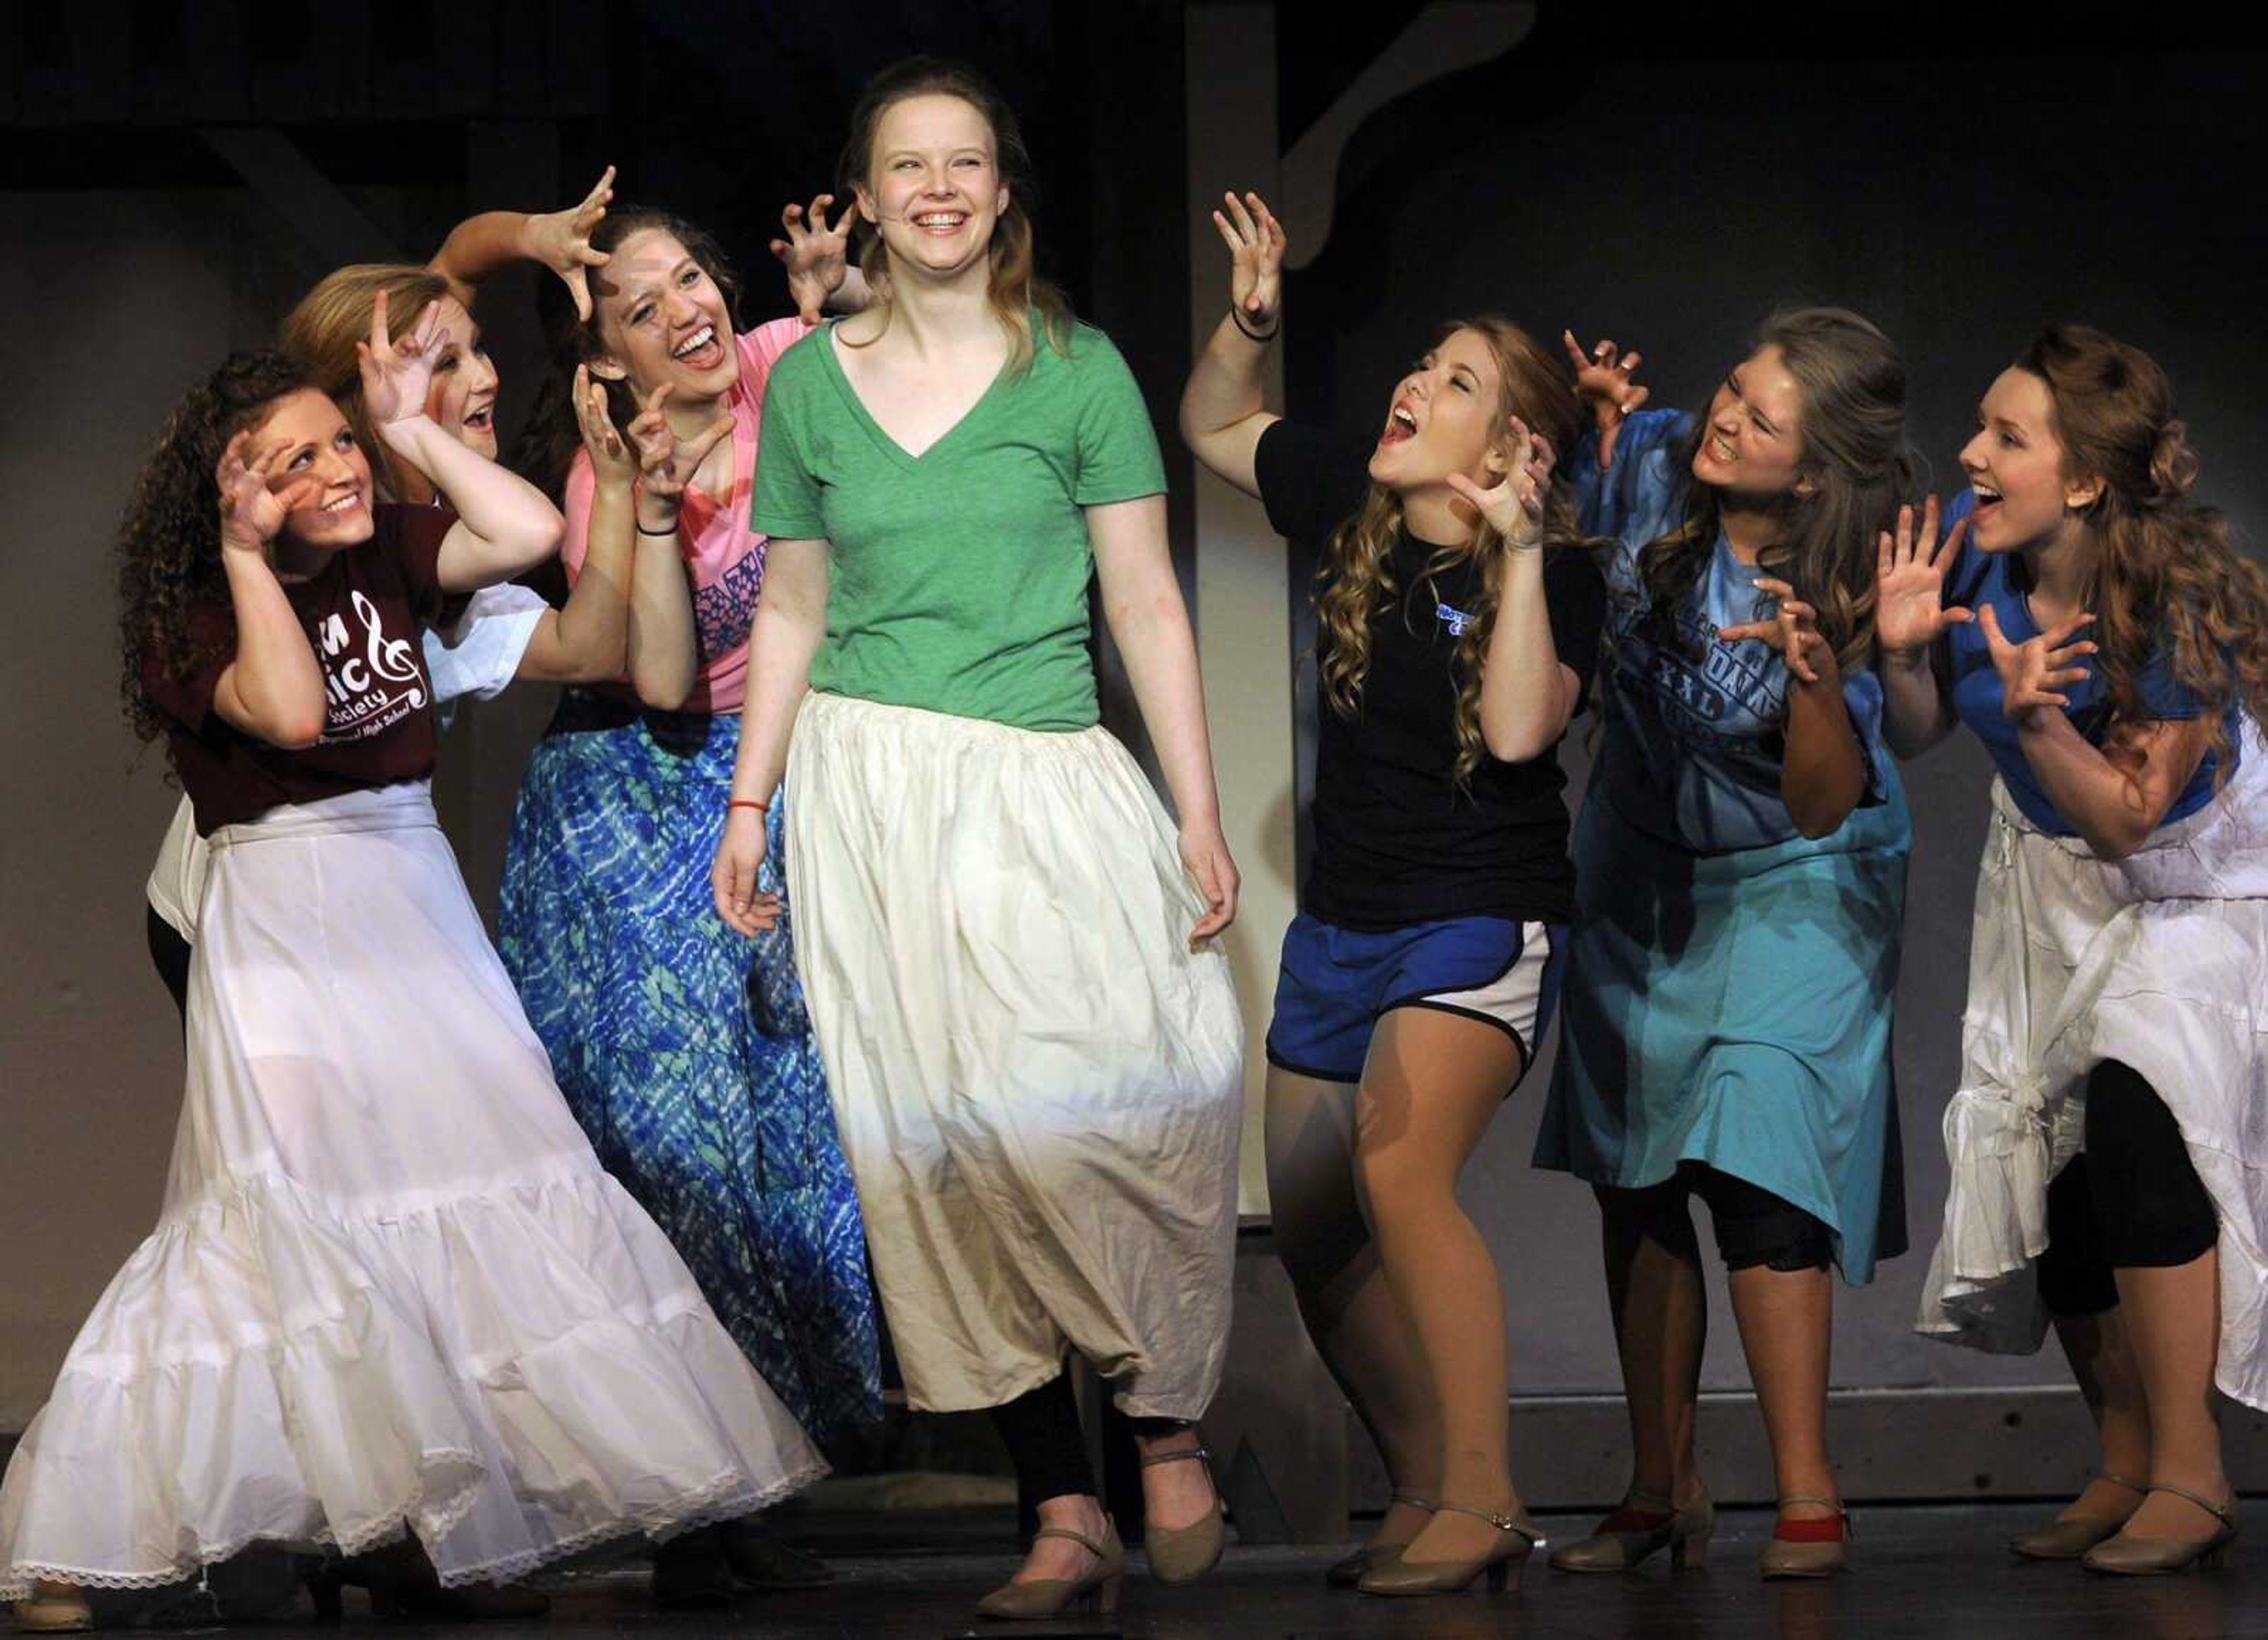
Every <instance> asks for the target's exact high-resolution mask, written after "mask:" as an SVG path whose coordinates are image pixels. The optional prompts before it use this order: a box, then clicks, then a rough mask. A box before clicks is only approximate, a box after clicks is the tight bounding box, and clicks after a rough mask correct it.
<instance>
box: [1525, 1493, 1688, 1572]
mask: <svg viewBox="0 0 2268 1640" xmlns="http://www.w3.org/2000/svg"><path fill="white" fill-rule="evenodd" d="M1638 1502H1645V1503H1649V1504H1661V1509H1659V1510H1643V1511H1641V1510H1636V1509H1633V1508H1631V1504H1634V1503H1638ZM1652 1514H1658V1515H1660V1516H1661V1519H1659V1520H1656V1521H1655V1522H1653V1524H1652V1525H1650V1526H1648V1525H1644V1524H1641V1523H1640V1522H1639V1521H1638V1519H1635V1518H1636V1517H1638V1516H1640V1515H1652ZM1616 1522H1621V1523H1623V1524H1621V1525H1617V1524H1616ZM1716 1531H1717V1505H1716V1503H1715V1501H1714V1500H1713V1499H1712V1498H1711V1497H1710V1496H1709V1494H1708V1492H1707V1491H1706V1490H1704V1491H1703V1492H1702V1493H1701V1495H1700V1496H1699V1497H1697V1498H1695V1499H1694V1500H1693V1501H1692V1502H1691V1503H1690V1504H1686V1505H1685V1507H1684V1508H1683V1509H1680V1508H1678V1507H1677V1506H1676V1505H1675V1504H1673V1503H1672V1502H1671V1501H1670V1500H1669V1499H1668V1498H1667V1497H1663V1496H1662V1495H1661V1493H1659V1492H1640V1491H1631V1492H1627V1493H1625V1494H1624V1497H1623V1501H1622V1504H1621V1506H1620V1507H1618V1508H1617V1509H1616V1511H1614V1513H1612V1514H1610V1515H1609V1516H1608V1517H1607V1518H1606V1519H1604V1520H1602V1521H1601V1522H1599V1525H1598V1529H1597V1530H1596V1531H1594V1532H1593V1533H1591V1535H1590V1536H1589V1537H1587V1538H1584V1539H1582V1540H1581V1541H1579V1542H1574V1543H1564V1544H1562V1545H1560V1547H1559V1548H1556V1549H1553V1550H1552V1551H1551V1565H1552V1567H1553V1569H1554V1570H1558V1571H1628V1570H1631V1568H1632V1567H1634V1566H1638V1565H1639V1564H1642V1563H1644V1562H1645V1561H1646V1560H1647V1559H1649V1558H1651V1557H1652V1556H1653V1555H1655V1554H1656V1553H1658V1552H1659V1551H1661V1550H1662V1549H1665V1548H1666V1549H1668V1551H1669V1563H1670V1565H1671V1566H1672V1567H1674V1568H1675V1570H1679V1571H1683V1570H1685V1569H1686V1568H1687V1567H1689V1566H1698V1565H1700V1564H1701V1563H1703V1562H1705V1561H1706V1560H1707V1559H1708V1558H1709V1540H1710V1538H1711V1537H1712V1536H1714V1535H1715V1533H1716Z"/></svg>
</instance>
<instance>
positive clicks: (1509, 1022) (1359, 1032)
mask: <svg viewBox="0 0 2268 1640" xmlns="http://www.w3.org/2000/svg"><path fill="white" fill-rule="evenodd" d="M1558 932H1559V930H1556V929H1553V928H1550V927H1549V926H1547V925H1546V924H1544V923H1515V922H1513V920H1512V919H1511V918H1510V917H1501V916H1459V917H1446V918H1443V919H1442V920H1440V921H1439V922H1433V923H1412V924H1410V926H1409V927H1407V928H1397V929H1390V930H1387V931H1386V932H1384V933H1378V934H1366V933H1361V932H1358V931H1357V930H1353V929H1345V928H1339V927H1337V926H1335V925H1334V924H1332V923H1325V922H1322V921H1321V920H1320V919H1318V918H1315V917H1312V916H1308V915H1307V913H1305V912H1304V911H1303V912H1301V913H1300V915H1299V916H1296V917H1294V918H1292V926H1291V927H1290V928H1288V929H1286V930H1285V932H1284V957H1283V963H1282V966H1281V967H1280V969H1279V970H1278V977H1277V981H1276V1013H1275V1017H1274V1018H1273V1019H1270V1021H1269V1025H1268V1063H1270V1064H1271V1065H1275V1066H1277V1067H1278V1068H1279V1069H1281V1070H1289V1071H1292V1072H1293V1073H1295V1074H1296V1075H1299V1076H1303V1077H1319V1078H1321V1079H1322V1080H1324V1081H1327V1082H1359V1081H1361V1080H1362V1065H1363V1061H1364V1059H1365V1058H1366V1057H1367V1056H1368V1055H1369V1053H1370V1038H1371V1033H1373V1031H1375V1030H1376V1029H1377V1028H1378V1022H1379V1020H1380V1019H1381V1017H1383V1016H1384V1015H1385V1014H1386V1012H1387V1011H1388V1010H1389V1009H1394V1008H1439V1009H1440V1010H1442V1011H1444V1012H1447V1013H1456V1014H1463V1015H1464V1016H1465V1017H1467V1018H1468V1019H1481V1020H1484V1021H1486V1022H1487V1023H1488V1024H1490V1025H1492V1026H1496V1027H1497V1028H1498V1029H1499V1030H1500V1031H1502V1032H1504V1033H1505V1034H1506V1035H1507V1036H1509V1037H1511V1038H1512V1040H1513V1042H1514V1043H1515V1044H1517V1045H1518V1047H1519V1049H1520V1069H1521V1074H1522V1075H1525V1074H1526V1072H1527V1070H1528V1063H1529V1062H1530V1061H1531V1060H1533V1059H1534V1058H1535V1045H1536V1043H1537V1041H1540V1040H1541V1039H1542V1037H1543V1032H1544V1030H1545V1028H1546V1027H1548V1026H1550V1023H1551V1011H1552V1008H1553V1005H1554V1004H1556V1003H1557V1000H1558V994H1559V973H1560V968H1561V967H1562V959H1560V958H1559V957H1557V955H1556V954H1555V952H1556V951H1557V948H1558V947H1560V946H1561V945H1564V944H1565V941H1564V940H1563V939H1561V938H1556V936H1557V934H1558ZM1516 1080H1517V1078H1515V1081H1516ZM1507 1091H1508V1090H1507Z"/></svg>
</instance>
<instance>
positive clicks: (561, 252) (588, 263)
mask: <svg viewBox="0 0 2268 1640" xmlns="http://www.w3.org/2000/svg"><path fill="white" fill-rule="evenodd" d="M614 197H615V168H614V166H612V165H608V167H607V169H606V172H605V173H604V174H603V175H601V176H600V178H599V180H598V181H597V182H596V183H594V184H593V186H592V188H591V191H590V192H589V193H588V194H586V195H584V196H583V200H582V202H581V203H580V204H577V205H571V206H569V207H568V208H567V209H566V210H555V211H551V212H549V213H547V214H546V215H543V216H541V217H529V218H528V219H527V227H526V228H525V230H524V231H523V232H524V238H523V240H522V244H523V248H524V252H525V254H526V255H527V259H528V260H529V261H536V262H541V263H542V264H543V265H544V266H545V267H546V268H549V269H551V271H552V272H553V273H555V274H557V275H558V276H559V277H560V280H561V281H562V283H564V284H565V285H566V287H567V289H568V291H569V292H570V293H571V295H572V296H573V297H574V298H575V312H576V314H577V315H578V317H579V318H583V319H588V318H590V316H591V269H592V268H604V267H605V266H606V265H607V264H608V261H612V260H613V259H612V258H611V257H609V256H608V254H607V253H606V252H604V251H601V250H596V249H593V246H592V245H591V234H592V232H593V230H595V229H596V228H597V227H598V225H599V224H600V223H601V222H603V221H605V220H606V217H607V206H608V204H609V203H610V202H612V201H613V199H614Z"/></svg>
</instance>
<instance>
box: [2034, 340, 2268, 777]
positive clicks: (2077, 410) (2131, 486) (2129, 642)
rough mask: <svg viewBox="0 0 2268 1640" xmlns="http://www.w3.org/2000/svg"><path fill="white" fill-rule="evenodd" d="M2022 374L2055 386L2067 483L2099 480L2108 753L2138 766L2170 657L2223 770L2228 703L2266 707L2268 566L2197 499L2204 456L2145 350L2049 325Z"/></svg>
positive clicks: (2255, 709)
mask: <svg viewBox="0 0 2268 1640" xmlns="http://www.w3.org/2000/svg"><path fill="white" fill-rule="evenodd" d="M2016 368H2017V369H2018V370H2021V371H2026V372H2028V373H2029V374H2030V375H2033V376H2036V377H2037V378H2039V379H2040V380H2041V381H2043V382H2044V383H2045V384H2046V386H2047V390H2048V398H2049V401H2050V403H2051V417H2050V426H2051V430H2053V432H2054V434H2055V436H2056V438H2057V440H2058V442H2059V443H2060V444H2061V445H2062V446H2063V452H2064V460H2063V471H2064V475H2065V477H2066V478H2067V479H2078V478H2081V477H2087V478H2094V479H2098V480H2100V481H2101V482H2102V489H2101V491H2100V492H2099V493H2098V494H2097V495H2096V496H2095V499H2094V501H2093V502H2091V503H2089V504H2088V506H2087V507H2086V508H2085V509H2083V511H2082V512H2081V515H2080V516H2081V518H2083V519H2084V521H2085V523H2086V524H2087V526H2088V530H2089V531H2090V533H2092V534H2093V535H2094V537H2095V542H2096V544H2097V546H2098V547H2099V548H2100V555H2099V556H2098V557H2097V559H2096V561H2095V596H2094V598H2093V599H2092V600H2091V602H2090V605H2089V607H2091V608H2092V609H2093V610H2094V612H2095V629H2094V630H2093V631H2092V632H2091V633H2089V634H2088V636H2090V637H2092V638H2093V639H2094V640H2095V643H2097V644H2098V645H2099V646H2100V648H2099V649H2098V651H2097V652H2096V655H2095V665H2096V666H2098V667H2100V668H2101V675H2102V683H2103V689H2104V693H2105V694H2106V695H2108V697H2109V699H2110V723H2111V725H2112V729H2113V732H2112V733H2111V734H2110V735H2108V736H2106V737H2105V739H2104V747H2105V754H2106V755H2107V756H2110V757H2111V758H2112V759H2113V760H2114V761H2117V762H2120V763H2123V764H2124V766H2125V767H2126V769H2127V772H2128V774H2129V776H2130V778H2132V777H2133V776H2138V775H2139V773H2140V769H2141V760H2140V758H2139V755H2136V754H2133V753H2132V751H2131V749H2129V748H2125V747H2123V746H2120V744H2119V737H2118V736H2117V733H2116V730H2117V726H2119V725H2121V724H2139V723H2144V722H2147V721H2148V720H2149V718H2150V717H2151V713H2150V711H2149V710H2148V709H2147V706H2146V705H2145V703H2144V702H2143V699H2142V694H2141V683H2140V680H2141V674H2142V673H2143V672H2144V671H2145V670H2146V669H2147V667H2148V666H2149V665H2150V663H2151V662H2152V660H2154V658H2157V657H2158V656H2161V655H2164V656H2167V657H2169V659H2170V661H2171V663H2172V667H2173V673H2174V676H2175V678H2176V679H2177V680H2179V681H2180V682H2181V683H2182V684H2183V686H2184V687H2185V688H2189V689H2191V690H2192V691H2194V692H2195V693H2196V695H2198V698H2199V700H2201V701H2202V702H2204V703H2205V710H2206V711H2207V712H2208V713H2209V714H2210V715H2211V716H2212V717H2213V740H2212V743H2211V746H2210V750H2211V751H2212V753H2213V755H2214V757H2215V759H2216V761H2217V764H2218V767H2219V769H2220V776H2221V777H2223V778H2226V777H2227V776H2228V767H2229V761H2230V760H2229V753H2230V751H2231V749H2232V748H2231V747H2230V746H2229V743H2228V740H2229V737H2228V722H2227V714H2228V708H2229V706H2230V705H2231V704H2232V703H2238V702H2241V703H2242V706H2243V708H2244V710H2246V712H2248V713H2249V714H2250V716H2251V717H2252V718H2253V720H2254V721H2255V722H2256V723H2257V722H2260V721H2262V720H2263V711H2264V709H2268V573H2264V572H2263V570H2261V567H2260V566H2259V565H2258V564H2257V563H2254V562H2252V561H2251V560H2250V559H2249V558H2247V557H2246V556H2244V555H2243V554H2242V553H2240V552H2239V551H2238V550H2237V548H2236V546H2235V542H2234V541H2232V540H2231V539H2230V535H2229V528H2228V519H2226V518H2223V517H2222V516H2221V515H2220V512H2219V511H2216V510H2215V509H2213V508H2211V507H2206V506H2201V505H2199V504H2198V503H2196V502H2194V501H2192V500H2191V499H2190V489H2191V486H2192V485H2194V484H2195V483H2196V482H2197V476H2198V467H2199V465H2200V464H2199V462H2198V455H2197V452H2196V451H2194V450H2192V449H2191V447H2190V443H2189V433H2188V429H2187V428H2186V427H2185V426H2184V425H2183V423H2182V421H2181V418H2180V417H2178V416H2176V415H2175V414H2174V386H2173V383H2172V381H2171V380H2170V379H2169V378H2168V377H2167V375H2166V372H2165V371H2164V370H2163V369H2162V368H2161V366H2160V365H2159V364H2158V362H2157V361H2156V360H2155V359H2153V358H2152V357H2150V356H2149V355H2148V354H2147V353H2145V352H2143V351H2142V350H2141V349H2139V348H2136V347H2130V346H2128V345H2127V344H2126V343H2125V342H2119V341H2117V340H2115V339H2114V338H2112V337H2110V336H2108V335H2104V334H2103V333H2102V331H2100V330H2095V329H2091V328H2089V327H2087V326H2085V325H2067V324H2057V325H2051V326H2049V327H2047V329H2045V330H2043V331H2042V332H2041V333H2040V335H2039V336H2038V338H2037V339H2036V340H2035V341H2034V342H2033V343H2032V344H2031V346H2030V347H2029V348H2027V349H2024V353H2023V356H2022V357H2021V358H2019V359H2017V361H2016Z"/></svg>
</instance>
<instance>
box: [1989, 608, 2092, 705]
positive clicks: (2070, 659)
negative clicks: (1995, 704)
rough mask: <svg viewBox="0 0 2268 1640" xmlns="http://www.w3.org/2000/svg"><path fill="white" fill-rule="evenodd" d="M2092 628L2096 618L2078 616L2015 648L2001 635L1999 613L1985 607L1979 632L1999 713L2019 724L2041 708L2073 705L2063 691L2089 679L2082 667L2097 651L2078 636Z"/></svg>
mask: <svg viewBox="0 0 2268 1640" xmlns="http://www.w3.org/2000/svg"><path fill="white" fill-rule="evenodd" d="M2094 623H2095V616H2094V615H2093V614H2089V613H2087V612H2084V611H2082V612H2081V613H2080V614H2075V615H2073V616H2072V618H2071V619H2070V620H2068V621H2058V622H2057V623H2056V624H2055V625H2054V626H2052V627H2050V628H2049V629H2047V630H2046V631H2044V632H2043V633H2041V634H2040V635H2039V636H2037V637H2034V638H2027V639H2026V640H2025V641H2024V642H2022V643H2014V642H2011V641H2010V639H2009V638H2008V636H2007V634H2005V633H2003V632H2002V631H2001V630H2000V615H1999V611H1998V610H1996V609H1994V608H1993V607H1992V605H1990V604H1987V605H1985V608H1984V611H1983V613H1982V615H1981V618H1980V619H1979V620H1978V621H1977V630H1978V631H1980V632H1982V633H1983V634H1984V635H1985V648H1986V650H1987V651H1989V652H1990V653H1991V655H1992V669H1993V670H1994V671H1995V672H1997V673H1999V674H2000V689H2001V701H2000V704H2001V710H2003V711H2005V712H2007V714H2008V717H2009V718H2010V719H2011V720H2012V721H2014V722H2016V723H2020V724H2021V723H2022V722H2024V721H2026V720H2027V719H2028V718H2029V717H2031V716H2032V714H2033V713H2035V712H2036V711H2038V710H2040V708H2042V707H2043V706H2052V707H2055V708H2057V709H2058V710H2061V709H2062V708H2064V707H2066V706H2068V705H2070V704H2071V696H2069V695H2066V694H2064V693H2062V691H2064V690H2066V689H2067V688H2071V686H2072V685H2073V684H2075V683H2079V682H2080V681H2082V680H2085V678H2086V677H2087V673H2088V668H2087V666H2086V665H2085V664H2084V663H2085V661H2086V658H2087V657H2088V656H2089V655H2092V654H2094V653H2095V647H2096V646H2095V643H2094V641H2093V640H2092V639H2087V638H2081V637H2080V636H2079V635H2080V633H2082V632H2084V631H2086V630H2087V629H2088V627H2090V626H2092V625H2093V624H2094Z"/></svg>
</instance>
